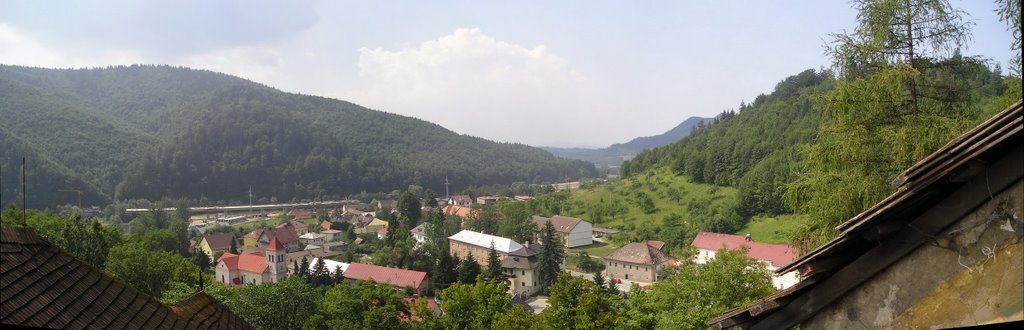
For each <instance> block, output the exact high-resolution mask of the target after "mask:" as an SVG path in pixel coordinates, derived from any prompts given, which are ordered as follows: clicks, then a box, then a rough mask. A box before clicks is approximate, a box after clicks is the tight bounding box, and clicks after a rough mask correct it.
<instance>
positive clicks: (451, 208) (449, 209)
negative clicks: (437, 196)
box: [443, 205, 473, 219]
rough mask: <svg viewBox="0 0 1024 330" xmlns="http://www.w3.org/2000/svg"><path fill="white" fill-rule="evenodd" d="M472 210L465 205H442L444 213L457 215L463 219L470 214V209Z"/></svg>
mask: <svg viewBox="0 0 1024 330" xmlns="http://www.w3.org/2000/svg"><path fill="white" fill-rule="evenodd" d="M472 210H473V209H471V208H468V207H465V206H459V205H448V206H445V207H444V210H443V211H444V214H445V215H456V216H459V217H461V218H463V219H468V218H469V217H470V214H471V212H470V211H472Z"/></svg>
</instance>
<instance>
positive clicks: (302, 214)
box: [288, 209, 313, 219]
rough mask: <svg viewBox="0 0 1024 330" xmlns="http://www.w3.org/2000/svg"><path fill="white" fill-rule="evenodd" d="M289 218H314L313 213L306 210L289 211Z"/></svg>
mask: <svg viewBox="0 0 1024 330" xmlns="http://www.w3.org/2000/svg"><path fill="white" fill-rule="evenodd" d="M288 216H289V217H292V218H294V219H308V218H311V217H312V216H313V213H312V212H309V211H307V210H304V209H294V210H291V211H288Z"/></svg>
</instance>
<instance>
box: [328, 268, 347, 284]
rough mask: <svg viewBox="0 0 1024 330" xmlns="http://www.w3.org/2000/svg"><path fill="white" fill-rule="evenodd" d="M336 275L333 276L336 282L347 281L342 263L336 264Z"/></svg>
mask: <svg viewBox="0 0 1024 330" xmlns="http://www.w3.org/2000/svg"><path fill="white" fill-rule="evenodd" d="M333 275H334V276H333V277H332V278H331V279H332V280H333V282H334V284H341V283H345V272H343V271H342V270H341V265H338V266H334V274H333Z"/></svg>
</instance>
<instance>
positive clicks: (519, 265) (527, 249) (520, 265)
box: [448, 230, 540, 295]
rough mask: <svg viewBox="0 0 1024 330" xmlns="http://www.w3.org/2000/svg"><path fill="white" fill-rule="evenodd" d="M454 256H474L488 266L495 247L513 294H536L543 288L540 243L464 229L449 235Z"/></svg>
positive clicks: (450, 247) (483, 265)
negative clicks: (538, 256)
mask: <svg viewBox="0 0 1024 330" xmlns="http://www.w3.org/2000/svg"><path fill="white" fill-rule="evenodd" d="M448 244H449V245H448V247H449V250H450V251H451V254H452V255H457V256H459V258H466V257H467V256H469V255H472V256H473V258H474V259H476V261H477V262H478V263H480V266H481V267H487V256H488V254H490V251H491V247H493V248H494V251H495V252H496V254H497V255H498V260H499V261H501V268H503V269H504V270H505V275H506V276H508V283H507V284H508V285H509V292H510V293H511V294H513V295H532V294H534V293H536V292H537V291H540V285H539V284H540V283H538V281H539V280H538V278H537V276H538V273H537V255H538V254H540V249H539V248H538V247H537V246H532V247H531V246H530V245H529V243H527V244H526V245H523V244H519V243H517V242H516V241H513V240H511V239H508V238H505V237H500V236H493V235H488V234H484V233H478V232H475V231H470V230H463V231H460V232H458V233H457V234H455V235H452V236H450V237H448Z"/></svg>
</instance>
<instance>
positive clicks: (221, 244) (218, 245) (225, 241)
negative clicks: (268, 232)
mask: <svg viewBox="0 0 1024 330" xmlns="http://www.w3.org/2000/svg"><path fill="white" fill-rule="evenodd" d="M203 239H205V240H206V244H209V245H210V249H211V250H214V251H221V250H229V249H231V240H233V239H235V234H233V233H220V234H213V235H207V236H205V237H203Z"/></svg>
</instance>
